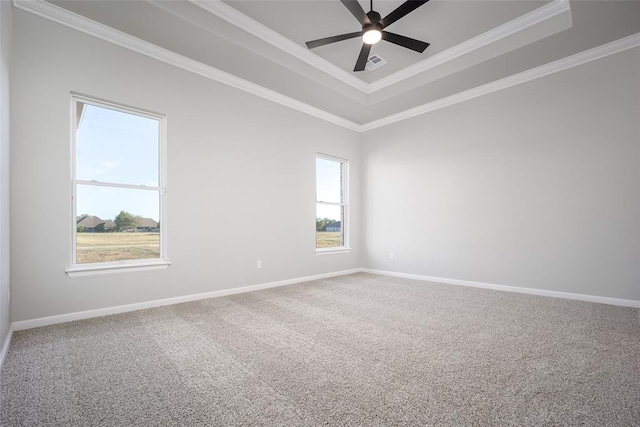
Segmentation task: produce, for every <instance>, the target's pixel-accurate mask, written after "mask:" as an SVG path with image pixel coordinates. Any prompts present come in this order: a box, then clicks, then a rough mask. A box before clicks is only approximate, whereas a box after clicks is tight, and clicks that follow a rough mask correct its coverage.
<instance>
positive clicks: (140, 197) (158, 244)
mask: <svg viewBox="0 0 640 427" xmlns="http://www.w3.org/2000/svg"><path fill="white" fill-rule="evenodd" d="M74 99H75V98H74ZM74 108H75V111H74V112H75V118H76V135H75V139H74V143H75V171H76V177H75V179H74V198H73V200H74V216H75V218H74V222H75V226H74V229H73V233H74V250H73V253H74V260H73V264H76V265H78V264H95V263H110V262H122V261H135V260H153V259H160V258H164V256H163V243H162V241H163V239H162V238H161V237H162V235H161V233H162V229H163V228H164V224H161V221H162V219H161V215H162V211H163V203H164V200H163V199H164V198H163V188H161V187H160V183H161V181H162V179H161V173H162V171H161V169H160V165H161V162H160V152H161V145H162V135H161V129H162V120H163V118H162V117H155V116H154V115H152V114H149V113H143V112H137V111H133V110H131V109H128V108H126V107H118V106H113V105H104V104H103V103H101V102H100V101H96V102H95V103H94V102H92V101H91V100H87V99H76V100H75V102H74Z"/></svg>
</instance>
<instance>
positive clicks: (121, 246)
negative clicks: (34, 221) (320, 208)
mask: <svg viewBox="0 0 640 427" xmlns="http://www.w3.org/2000/svg"><path fill="white" fill-rule="evenodd" d="M77 236H78V241H77V245H76V260H77V263H78V264H86V263H91V262H107V261H122V260H127V259H148V258H158V257H160V234H159V233H78V234H77ZM340 238H341V233H340V232H337V231H336V232H333V231H318V232H316V247H317V248H335V247H337V246H342V242H341V241H340Z"/></svg>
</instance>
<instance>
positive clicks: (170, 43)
mask: <svg viewBox="0 0 640 427" xmlns="http://www.w3.org/2000/svg"><path fill="white" fill-rule="evenodd" d="M13 1H14V6H16V8H18V9H21V10H22V11H26V12H30V13H35V14H37V15H39V16H42V17H44V18H46V19H50V20H53V21H55V22H58V23H61V24H63V25H67V26H70V27H72V28H74V29H77V30H80V31H82V32H85V33H88V34H92V35H94V36H96V37H99V38H102V39H104V40H109V41H111V42H114V43H116V44H119V45H121V46H124V47H127V48H131V49H133V50H136V51H138V52H141V53H143V54H147V55H148V56H152V57H155V58H156V59H160V60H162V61H164V62H168V63H172V64H174V65H177V66H179V67H181V68H185V69H189V70H191V71H194V72H197V73H198V74H201V75H205V76H207V77H210V78H213V79H215V80H218V81H222V82H225V83H226V84H230V85H232V86H236V87H239V88H241V89H243V90H248V91H249V92H252V93H255V94H258V95H259V96H263V97H265V98H269V99H272V100H275V101H276V102H280V103H282V104H285V105H289V106H292V107H293V108H297V109H299V110H302V111H305V112H307V113H309V114H313V115H316V116H318V117H322V118H325V119H327V120H329V121H332V122H334V123H338V124H341V125H343V126H346V127H350V128H354V129H367V128H371V127H372V124H373V123H384V122H385V121H389V120H390V118H392V117H399V116H402V115H403V114H405V113H406V112H407V111H416V110H418V109H421V108H422V109H425V108H430V107H425V106H427V105H437V104H438V103H440V104H442V102H441V100H446V99H452V97H453V98H455V97H457V96H459V94H462V93H466V92H468V91H469V90H472V89H474V88H478V87H484V86H487V85H490V84H492V82H496V81H500V80H504V79H507V78H510V76H514V75H519V74H522V73H524V72H526V71H527V70H531V69H536V67H538V68H539V67H541V66H544V65H545V64H552V63H554V61H559V60H562V59H563V58H567V57H571V56H572V55H577V54H580V53H581V52H586V51H589V50H593V49H596V48H598V47H599V46H603V45H606V44H608V43H612V42H614V41H617V40H621V39H624V38H625V37H626V38H628V37H631V36H637V34H638V33H639V32H640V2H637V1H612V0H605V1H583V0H578V1H572V2H569V1H568V0H498V1H486V0H471V1H466V0H431V1H429V2H427V3H426V4H424V5H423V6H421V7H420V8H418V9H417V10H415V11H414V12H412V13H411V14H409V15H407V16H405V17H404V18H402V19H401V20H399V21H397V22H396V23H394V24H392V25H391V26H390V27H389V30H390V31H393V32H396V33H399V34H403V35H406V36H408V37H412V38H417V39H422V40H425V41H427V42H429V43H431V46H430V47H429V48H428V49H427V50H426V51H425V52H424V53H423V54H418V53H416V52H413V51H410V50H407V49H404V48H402V47H400V46H396V45H392V44H389V43H385V42H381V43H379V44H378V45H375V46H374V49H373V50H372V53H374V54H377V55H380V56H382V57H383V58H384V59H385V60H386V61H387V62H388V63H387V64H386V65H384V66H383V67H381V68H379V69H377V70H374V71H364V72H361V73H354V72H353V71H352V70H353V65H354V64H355V60H356V58H357V55H358V53H359V49H360V42H359V41H358V39H352V40H347V41H343V42H338V43H335V44H331V45H327V46H323V47H320V48H316V49H313V50H309V49H307V48H306V46H305V45H304V42H305V41H308V40H313V39H316V38H321V37H327V36H331V35H336V34H340V33H346V32H353V31H358V30H359V24H358V22H357V21H356V20H355V18H354V17H353V16H352V15H351V14H350V13H349V11H348V10H347V9H346V8H345V7H344V6H343V5H342V4H341V3H340V2H339V1H338V0H285V1H282V0H228V1H226V2H223V1H220V0H146V1H140V0H82V1H78V0H51V1H44V0H13ZM401 3H402V0H378V1H374V9H375V10H377V11H379V12H380V13H381V15H383V16H385V15H386V14H387V13H388V12H390V11H391V10H393V9H395V8H396V7H397V6H398V5H400V4H401ZM361 4H362V6H363V8H364V9H365V10H369V6H368V4H367V2H361ZM625 43H626V44H625ZM625 43H623V46H625V47H624V48H625V49H626V48H630V47H634V46H635V44H634V43H636V39H633V40H632V41H631V42H625ZM574 62H575V61H574ZM443 105H444V104H443Z"/></svg>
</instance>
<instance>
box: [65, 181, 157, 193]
mask: <svg viewBox="0 0 640 427" xmlns="http://www.w3.org/2000/svg"><path fill="white" fill-rule="evenodd" d="M75 183H76V184H77V185H93V186H96V187H117V188H132V189H134V190H153V191H161V190H162V189H161V188H160V187H151V186H148V185H144V184H117V183H114V182H102V181H83V180H80V179H79V180H76V181H75Z"/></svg>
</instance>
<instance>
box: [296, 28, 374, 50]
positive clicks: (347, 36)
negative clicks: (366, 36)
mask: <svg viewBox="0 0 640 427" xmlns="http://www.w3.org/2000/svg"><path fill="white" fill-rule="evenodd" d="M360 36H362V31H358V32H355V33H348V34H340V35H339V36H332V37H325V38H323V39H318V40H311V41H310V42H307V43H306V45H307V47H308V48H309V49H313V48H314V47H319V46H324V45H326V44H330V43H335V42H341V41H342V40H348V39H352V38H355V37H360Z"/></svg>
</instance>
